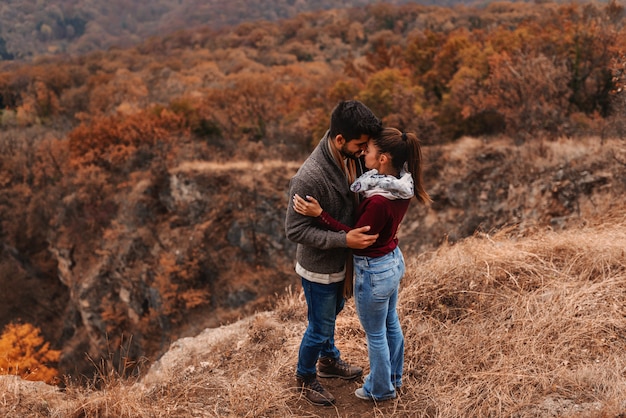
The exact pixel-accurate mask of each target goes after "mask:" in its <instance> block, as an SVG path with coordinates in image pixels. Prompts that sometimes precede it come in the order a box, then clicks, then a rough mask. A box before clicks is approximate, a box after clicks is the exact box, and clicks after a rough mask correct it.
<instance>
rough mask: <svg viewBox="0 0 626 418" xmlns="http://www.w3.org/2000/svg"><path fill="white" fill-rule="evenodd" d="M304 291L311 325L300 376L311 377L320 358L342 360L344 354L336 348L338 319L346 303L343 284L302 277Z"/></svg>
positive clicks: (304, 340) (305, 338)
mask: <svg viewBox="0 0 626 418" xmlns="http://www.w3.org/2000/svg"><path fill="white" fill-rule="evenodd" d="M302 288H303V289H304V297H305V298H306V304H307V308H308V313H307V318H308V320H309V324H308V326H307V328H306V331H305V332H304V336H303V337H302V342H301V343H300V350H299V352H298V368H297V370H296V373H297V374H298V376H301V377H310V376H312V375H315V374H316V373H317V370H316V368H315V366H316V364H317V359H318V358H319V357H330V358H334V359H338V358H339V357H340V354H341V353H340V352H339V350H338V349H337V347H335V319H336V318H337V315H338V314H339V312H341V310H342V309H343V307H344V303H345V300H344V298H343V282H339V283H331V284H320V283H314V282H310V281H308V280H306V279H304V278H302Z"/></svg>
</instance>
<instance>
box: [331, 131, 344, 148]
mask: <svg viewBox="0 0 626 418" xmlns="http://www.w3.org/2000/svg"><path fill="white" fill-rule="evenodd" d="M334 140H335V145H337V147H342V146H343V144H345V143H346V139H345V138H344V137H343V135H341V134H338V135H336V136H335V138H334Z"/></svg>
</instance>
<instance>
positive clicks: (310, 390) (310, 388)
mask: <svg viewBox="0 0 626 418" xmlns="http://www.w3.org/2000/svg"><path fill="white" fill-rule="evenodd" d="M296 381H297V382H298V387H299V388H300V390H301V391H302V394H304V397H305V398H306V399H307V400H308V401H309V402H311V403H312V404H313V405H319V406H330V405H332V404H334V403H335V397H334V396H333V395H332V394H331V393H330V392H329V391H327V390H326V389H324V387H323V386H322V385H321V384H320V382H319V381H318V380H317V377H316V376H313V377H310V378H304V377H302V376H296Z"/></svg>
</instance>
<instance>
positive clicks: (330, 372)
mask: <svg viewBox="0 0 626 418" xmlns="http://www.w3.org/2000/svg"><path fill="white" fill-rule="evenodd" d="M362 374H363V369H362V368H360V367H358V366H351V365H349V364H348V363H346V362H345V361H343V360H342V359H340V358H338V359H333V358H330V357H322V358H320V359H319V360H318V361H317V375H318V376H319V377H338V378H340V379H346V380H352V379H356V378H357V377H359V376H361V375H362Z"/></svg>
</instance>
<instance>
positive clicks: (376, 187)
mask: <svg viewBox="0 0 626 418" xmlns="http://www.w3.org/2000/svg"><path fill="white" fill-rule="evenodd" d="M364 155H365V166H366V168H368V169H369V171H367V172H366V173H364V174H363V175H362V176H361V177H359V178H358V179H356V180H355V182H354V183H353V184H352V185H351V186H350V189H351V190H352V191H353V192H358V193H360V194H361V195H362V196H363V197H364V198H365V199H364V200H363V201H362V202H361V203H360V205H359V207H358V209H357V222H356V225H355V226H354V227H355V228H358V227H362V226H366V225H369V226H370V228H371V229H370V231H369V233H371V234H379V237H378V239H377V240H376V242H375V243H374V244H372V245H371V246H370V247H367V248H365V249H362V250H353V253H354V274H355V289H354V298H355V306H356V311H357V315H358V316H359V320H360V322H361V325H362V326H363V329H364V330H365V333H366V336H367V351H368V356H369V362H370V373H369V374H368V375H367V376H366V377H365V381H364V384H363V387H361V388H359V389H357V390H356V392H355V395H356V396H357V397H359V398H361V399H366V400H375V401H382V400H386V399H393V398H395V397H396V389H397V388H399V387H400V386H401V385H402V369H403V365H404V335H403V333H402V329H401V328H400V320H399V319H398V313H397V310H396V305H397V302H398V288H399V284H400V279H401V278H402V276H403V275H404V271H405V266H404V258H403V256H402V252H401V251H400V248H399V247H398V238H397V231H398V226H399V225H400V222H401V221H402V219H403V218H404V215H405V214H406V211H407V209H408V207H409V202H410V199H411V198H412V197H415V198H416V199H417V200H418V201H420V202H421V203H429V202H430V201H431V200H430V197H429V196H428V193H426V191H425V190H424V186H423V182H422V152H421V147H420V143H419V140H418V138H417V136H416V135H415V134H414V133H403V132H400V131H399V130H398V129H395V128H385V129H383V131H382V133H381V135H380V136H377V137H375V138H372V139H370V141H369V142H368V146H367V150H366V151H365V153H364ZM293 203H294V209H295V210H296V212H298V213H300V214H302V215H306V216H314V217H318V218H319V222H320V223H322V224H323V225H326V227H327V228H328V229H331V230H334V231H345V232H348V231H350V229H351V228H349V227H347V226H346V225H343V224H341V223H340V222H337V221H336V220H335V219H333V218H332V217H331V216H330V215H328V213H326V212H325V211H324V210H322V208H321V207H320V205H319V202H318V201H317V200H316V199H315V198H314V197H312V196H306V199H305V198H302V197H301V196H298V195H294V197H293Z"/></svg>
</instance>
